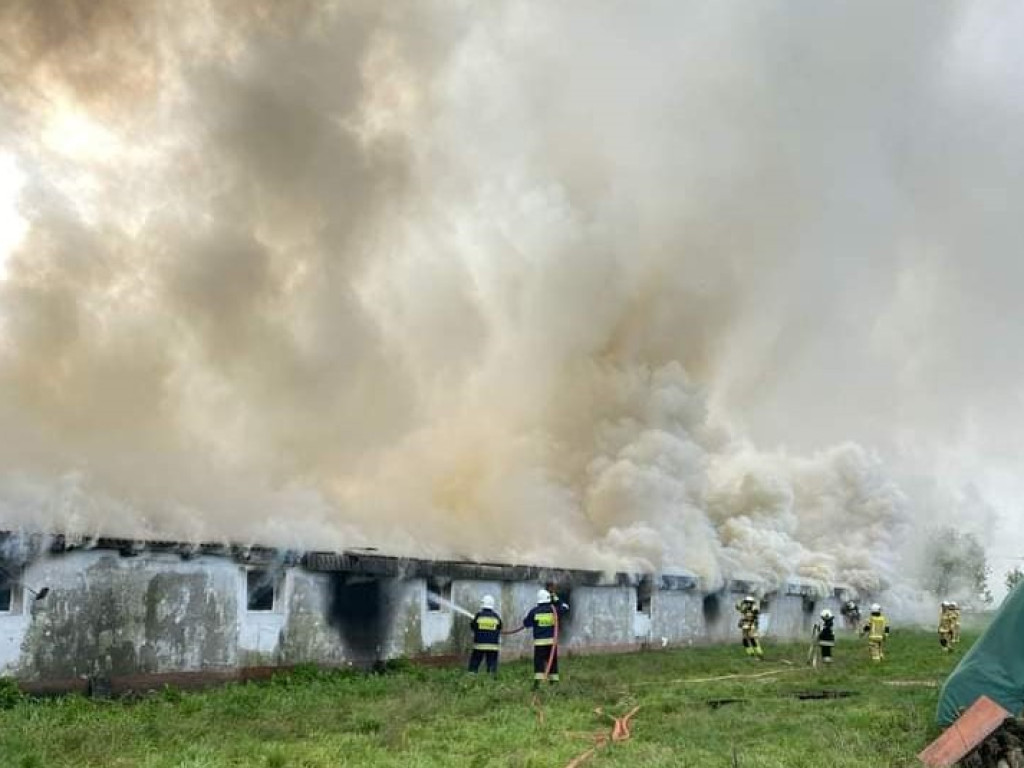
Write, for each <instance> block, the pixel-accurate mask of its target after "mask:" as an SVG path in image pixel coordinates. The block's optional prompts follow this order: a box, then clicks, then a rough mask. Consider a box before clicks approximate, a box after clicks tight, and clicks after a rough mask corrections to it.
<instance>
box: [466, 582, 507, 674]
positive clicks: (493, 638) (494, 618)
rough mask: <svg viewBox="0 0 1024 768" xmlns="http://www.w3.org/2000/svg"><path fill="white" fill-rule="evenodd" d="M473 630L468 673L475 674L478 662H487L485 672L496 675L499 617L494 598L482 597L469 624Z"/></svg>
mask: <svg viewBox="0 0 1024 768" xmlns="http://www.w3.org/2000/svg"><path fill="white" fill-rule="evenodd" d="M469 626H470V628H471V629H472V630H473V652H472V653H471V654H470V655H469V671H470V672H472V673H473V674H476V671H477V670H478V669H480V662H481V661H486V662H487V671H488V672H490V673H491V674H492V675H496V674H498V651H499V650H500V649H501V645H500V643H501V626H502V625H501V616H499V615H498V614H497V612H495V610H494V598H493V597H491V596H490V595H484V597H483V599H482V600H481V601H480V610H479V611H477V612H476V615H475V616H474V617H473V620H472V621H471V622H470V623H469Z"/></svg>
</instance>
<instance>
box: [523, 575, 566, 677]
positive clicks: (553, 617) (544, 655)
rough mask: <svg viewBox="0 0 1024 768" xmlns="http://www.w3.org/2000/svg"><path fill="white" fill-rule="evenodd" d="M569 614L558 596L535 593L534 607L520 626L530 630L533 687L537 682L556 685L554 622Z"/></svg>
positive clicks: (556, 629)
mask: <svg viewBox="0 0 1024 768" xmlns="http://www.w3.org/2000/svg"><path fill="white" fill-rule="evenodd" d="M568 612H569V606H568V605H567V604H566V603H564V602H562V601H561V600H560V599H559V598H558V595H552V594H551V593H550V592H549V591H548V590H546V589H540V590H537V605H536V606H535V607H533V608H531V609H530V612H529V613H528V614H526V618H524V619H523V626H524V627H527V628H530V629H532V630H533V687H534V689H536V688H537V686H539V685H540V682H541V680H547V681H548V682H549V683H552V684H553V683H557V682H558V680H559V676H558V622H559V619H560V618H561V617H562V616H565V614H567V613H568Z"/></svg>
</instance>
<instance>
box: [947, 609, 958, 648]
mask: <svg viewBox="0 0 1024 768" xmlns="http://www.w3.org/2000/svg"><path fill="white" fill-rule="evenodd" d="M949 613H950V617H951V619H952V632H951V634H950V636H949V642H950V643H952V644H953V645H959V644H960V606H959V605H957V604H956V601H955V600H953V601H952V602H950V604H949Z"/></svg>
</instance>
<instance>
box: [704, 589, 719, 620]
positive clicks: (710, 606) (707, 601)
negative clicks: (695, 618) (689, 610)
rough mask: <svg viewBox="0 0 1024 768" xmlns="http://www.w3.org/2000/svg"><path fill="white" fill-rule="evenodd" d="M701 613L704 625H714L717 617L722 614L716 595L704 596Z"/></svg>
mask: <svg viewBox="0 0 1024 768" xmlns="http://www.w3.org/2000/svg"><path fill="white" fill-rule="evenodd" d="M703 611H704V623H705V624H714V623H715V622H716V621H718V617H719V615H721V612H722V604H721V601H720V600H719V599H718V595H705V596H704V605H703Z"/></svg>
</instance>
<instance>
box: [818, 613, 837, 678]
mask: <svg viewBox="0 0 1024 768" xmlns="http://www.w3.org/2000/svg"><path fill="white" fill-rule="evenodd" d="M835 620H836V617H835V616H833V615H832V611H830V610H829V609H828V608H826V609H825V610H823V611H822V612H821V621H820V622H818V623H817V624H815V625H814V630H815V637H816V638H817V641H818V651H819V653H821V661H822V663H824V664H831V663H832V649H833V648H834V647H835V644H836V631H835V627H834V624H835Z"/></svg>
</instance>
